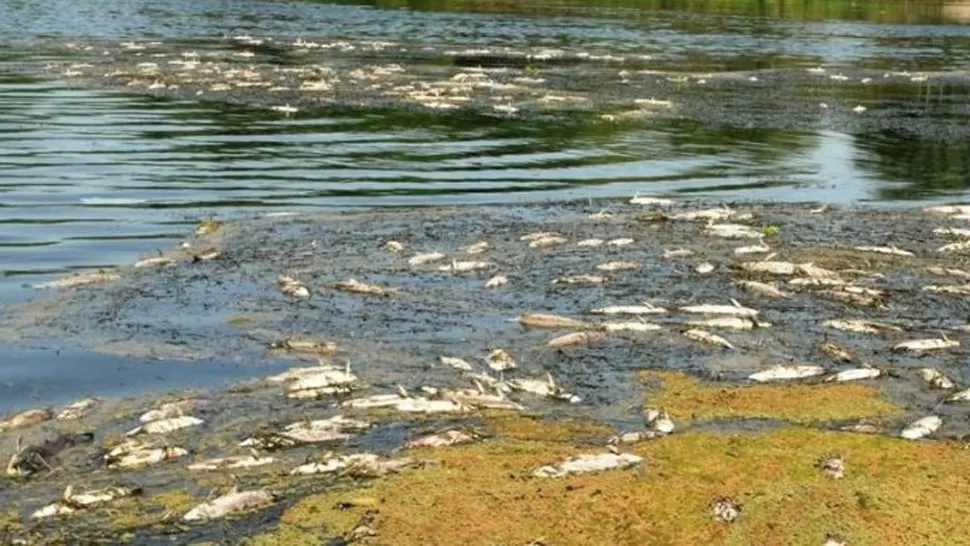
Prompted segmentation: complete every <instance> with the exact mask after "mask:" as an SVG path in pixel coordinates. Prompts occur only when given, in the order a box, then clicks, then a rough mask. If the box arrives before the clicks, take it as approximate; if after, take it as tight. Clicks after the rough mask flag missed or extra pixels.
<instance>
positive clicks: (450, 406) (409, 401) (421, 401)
mask: <svg viewBox="0 0 970 546" xmlns="http://www.w3.org/2000/svg"><path fill="white" fill-rule="evenodd" d="M393 408H394V409H396V410H397V411H400V412H403V413H463V412H466V411H469V410H470V409H471V408H469V407H468V406H465V405H463V404H459V403H457V402H455V401H454V400H429V399H427V398H405V399H403V400H401V401H400V402H398V403H397V404H394V406H393Z"/></svg>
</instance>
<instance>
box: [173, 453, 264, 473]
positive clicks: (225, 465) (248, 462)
mask: <svg viewBox="0 0 970 546" xmlns="http://www.w3.org/2000/svg"><path fill="white" fill-rule="evenodd" d="M274 462H276V459H274V458H273V457H257V456H255V455H235V456H231V457H220V458H218V459H206V460H204V461H199V462H197V463H192V464H190V465H189V466H188V469H189V470H231V469H235V468H252V467H254V466H264V465H268V464H273V463H274Z"/></svg>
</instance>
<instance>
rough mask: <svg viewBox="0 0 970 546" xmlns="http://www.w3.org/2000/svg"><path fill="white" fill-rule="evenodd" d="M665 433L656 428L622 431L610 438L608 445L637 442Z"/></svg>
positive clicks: (658, 436) (661, 435)
mask: <svg viewBox="0 0 970 546" xmlns="http://www.w3.org/2000/svg"><path fill="white" fill-rule="evenodd" d="M663 436H664V434H662V433H660V432H657V431H655V430H635V431H629V432H622V433H620V434H617V435H616V436H613V437H612V438H610V439H609V440H608V441H607V442H606V443H607V445H611V446H615V445H620V444H636V443H639V442H642V441H644V440H652V439H654V438H662V437H663Z"/></svg>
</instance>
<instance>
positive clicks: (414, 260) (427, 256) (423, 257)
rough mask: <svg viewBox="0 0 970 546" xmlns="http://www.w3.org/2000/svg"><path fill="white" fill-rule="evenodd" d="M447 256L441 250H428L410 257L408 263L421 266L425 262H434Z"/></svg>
mask: <svg viewBox="0 0 970 546" xmlns="http://www.w3.org/2000/svg"><path fill="white" fill-rule="evenodd" d="M445 258H447V256H445V255H444V254H442V253H441V252H426V253H424V254H415V255H414V256H412V257H411V258H409V259H408V265H411V266H419V265H424V264H429V263H433V262H439V261H441V260H444V259H445Z"/></svg>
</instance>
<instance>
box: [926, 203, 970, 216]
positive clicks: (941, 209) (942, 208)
mask: <svg viewBox="0 0 970 546" xmlns="http://www.w3.org/2000/svg"><path fill="white" fill-rule="evenodd" d="M923 212H929V213H931V214H943V215H947V216H951V215H956V214H959V215H966V214H970V205H938V206H935V207H926V208H925V209H923Z"/></svg>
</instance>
